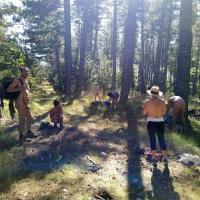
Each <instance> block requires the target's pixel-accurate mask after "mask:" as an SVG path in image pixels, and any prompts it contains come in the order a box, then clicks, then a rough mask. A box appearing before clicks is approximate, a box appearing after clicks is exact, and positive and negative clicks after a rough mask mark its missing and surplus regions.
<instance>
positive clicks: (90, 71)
mask: <svg viewBox="0 0 200 200" xmlns="http://www.w3.org/2000/svg"><path fill="white" fill-rule="evenodd" d="M110 65H111V62H110V60H108V59H107V58H106V57H102V58H101V59H100V60H99V61H98V63H96V62H94V61H93V60H90V59H87V61H86V86H87V88H89V86H91V85H93V84H94V83H95V82H97V83H98V84H99V86H100V88H102V90H103V92H104V93H105V92H106V91H108V90H109V89H110V87H111V81H110V80H111V77H112V70H111V67H110Z"/></svg>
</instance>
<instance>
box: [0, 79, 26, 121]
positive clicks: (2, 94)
mask: <svg viewBox="0 0 200 200" xmlns="http://www.w3.org/2000/svg"><path fill="white" fill-rule="evenodd" d="M17 79H18V80H19V81H20V83H21V84H22V85H23V81H22V80H21V79H20V78H17ZM14 80H15V78H10V77H4V78H3V80H2V81H1V83H0V107H2V108H4V103H3V100H4V99H7V100H8V101H9V104H8V107H9V112H10V116H11V118H12V119H13V118H14V115H15V107H14V104H13V101H14V100H15V99H17V98H18V96H19V95H20V91H18V92H7V89H8V87H9V85H10V84H11V83H12V82H13V81H14Z"/></svg>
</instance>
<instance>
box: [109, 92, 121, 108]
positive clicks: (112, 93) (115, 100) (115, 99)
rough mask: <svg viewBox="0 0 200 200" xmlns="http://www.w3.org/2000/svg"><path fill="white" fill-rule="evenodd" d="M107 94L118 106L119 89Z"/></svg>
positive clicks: (112, 103) (111, 101) (110, 100)
mask: <svg viewBox="0 0 200 200" xmlns="http://www.w3.org/2000/svg"><path fill="white" fill-rule="evenodd" d="M107 96H108V97H109V100H108V101H109V103H110V104H111V105H112V106H113V108H114V106H116V105H117V103H118V100H119V93H118V92H117V91H111V92H108V93H107Z"/></svg>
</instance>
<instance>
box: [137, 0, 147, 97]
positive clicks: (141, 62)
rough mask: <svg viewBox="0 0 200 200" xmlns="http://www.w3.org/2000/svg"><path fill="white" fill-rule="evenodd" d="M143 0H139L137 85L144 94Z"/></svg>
mask: <svg viewBox="0 0 200 200" xmlns="http://www.w3.org/2000/svg"><path fill="white" fill-rule="evenodd" d="M144 68H145V66H144V0H141V53H140V65H139V77H140V78H138V80H139V83H138V85H139V87H140V92H141V94H145V92H146V88H145V81H144V71H145V70H144Z"/></svg>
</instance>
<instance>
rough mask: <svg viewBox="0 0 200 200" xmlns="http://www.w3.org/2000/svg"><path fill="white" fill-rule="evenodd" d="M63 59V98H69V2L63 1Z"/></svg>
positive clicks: (70, 64)
mask: <svg viewBox="0 0 200 200" xmlns="http://www.w3.org/2000/svg"><path fill="white" fill-rule="evenodd" d="M64 23H65V24H64V30H65V32H64V39H65V43H64V59H65V67H64V68H65V79H66V80H65V96H66V98H71V71H72V55H71V16H70V0H64Z"/></svg>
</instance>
